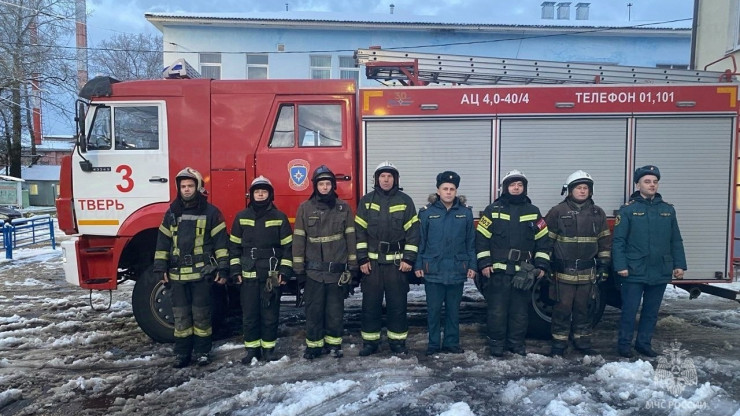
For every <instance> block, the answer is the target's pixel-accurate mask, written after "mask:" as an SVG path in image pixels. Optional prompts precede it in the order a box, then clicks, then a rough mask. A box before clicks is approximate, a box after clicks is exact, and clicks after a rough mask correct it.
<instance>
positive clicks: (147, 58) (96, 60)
mask: <svg viewBox="0 0 740 416" xmlns="http://www.w3.org/2000/svg"><path fill="white" fill-rule="evenodd" d="M90 65H91V69H92V71H91V72H92V73H94V74H101V75H108V76H111V77H113V78H116V79H118V80H121V81H124V80H131V79H156V78H160V77H161V76H162V37H161V36H156V35H151V34H145V33H139V34H129V33H118V34H115V35H113V36H112V37H111V38H109V39H106V40H104V41H102V42H100V43H99V44H98V45H97V46H96V47H95V48H94V49H93V50H91V51H90Z"/></svg>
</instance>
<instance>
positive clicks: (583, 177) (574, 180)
mask: <svg viewBox="0 0 740 416" xmlns="http://www.w3.org/2000/svg"><path fill="white" fill-rule="evenodd" d="M582 183H585V184H586V185H588V189H589V193H590V194H593V193H594V178H592V177H591V175H589V173H588V172H586V171H583V170H577V171H575V172H573V173H571V174H570V175H568V178H567V179H566V180H565V183H564V184H563V189H562V190H561V191H560V195H565V193H566V192H570V191H572V190H573V188H575V187H576V185H580V184H582Z"/></svg>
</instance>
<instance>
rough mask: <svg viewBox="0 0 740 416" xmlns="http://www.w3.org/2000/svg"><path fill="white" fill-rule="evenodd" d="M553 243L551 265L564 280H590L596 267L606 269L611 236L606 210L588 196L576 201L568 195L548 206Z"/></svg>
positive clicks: (587, 281) (584, 281)
mask: <svg viewBox="0 0 740 416" xmlns="http://www.w3.org/2000/svg"><path fill="white" fill-rule="evenodd" d="M545 221H547V228H548V230H549V232H548V235H549V236H550V238H551V239H552V242H553V250H552V268H553V272H555V276H556V277H557V278H558V279H560V280H562V281H563V282H566V283H590V282H591V280H592V279H593V278H594V276H595V273H594V272H595V269H596V268H601V269H606V270H608V269H607V268H608V266H609V264H610V262H611V249H612V239H611V232H610V231H609V226H608V225H607V223H606V213H604V210H603V209H601V208H600V207H599V206H597V205H596V204H594V201H593V200H592V199H591V198H588V199H587V200H586V201H584V202H583V203H582V204H577V203H576V202H575V201H573V200H572V199H571V198H565V200H564V201H563V202H561V203H559V204H558V205H555V206H554V207H552V209H550V212H548V213H547V215H546V216H545Z"/></svg>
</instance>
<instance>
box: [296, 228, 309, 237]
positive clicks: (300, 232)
mask: <svg viewBox="0 0 740 416" xmlns="http://www.w3.org/2000/svg"><path fill="white" fill-rule="evenodd" d="M293 235H300V236H303V237H305V236H306V232H305V231H303V230H301V229H298V228H296V229H295V230H293Z"/></svg>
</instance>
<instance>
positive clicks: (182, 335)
mask: <svg viewBox="0 0 740 416" xmlns="http://www.w3.org/2000/svg"><path fill="white" fill-rule="evenodd" d="M191 335H193V327H192V326H191V327H190V328H188V329H181V330H179V331H178V330H177V329H176V330H175V338H187V337H189V336H191Z"/></svg>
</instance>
